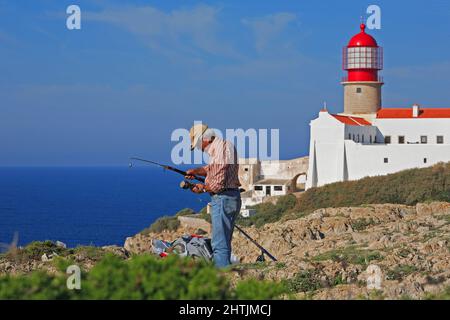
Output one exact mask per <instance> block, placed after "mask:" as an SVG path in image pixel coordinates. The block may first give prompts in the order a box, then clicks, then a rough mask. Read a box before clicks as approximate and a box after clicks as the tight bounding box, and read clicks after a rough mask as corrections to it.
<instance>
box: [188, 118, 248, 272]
mask: <svg viewBox="0 0 450 320" xmlns="http://www.w3.org/2000/svg"><path fill="white" fill-rule="evenodd" d="M189 135H190V139H191V150H194V149H195V148H197V149H200V150H202V151H203V152H206V153H207V154H208V156H209V164H208V165H206V166H203V167H199V168H195V169H190V170H188V171H187V172H186V179H190V180H193V179H194V178H195V176H203V177H206V179H205V183H204V184H202V183H197V184H195V185H194V187H193V188H191V190H192V191H193V192H195V193H203V192H209V193H210V194H211V222H212V239H211V245H212V248H213V258H214V263H215V265H216V266H217V267H219V268H223V267H226V266H228V265H229V264H230V256H231V240H232V236H233V229H234V224H235V220H236V217H237V215H238V214H239V211H240V209H241V196H240V191H239V186H240V183H239V178H238V169H239V164H238V163H237V152H236V148H235V147H234V145H233V144H232V143H231V142H229V141H226V140H223V139H221V138H219V137H217V136H216V133H215V132H214V130H213V129H210V128H208V126H207V125H205V124H196V125H194V126H193V127H192V128H191V130H190V132H189Z"/></svg>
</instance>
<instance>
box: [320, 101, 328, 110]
mask: <svg viewBox="0 0 450 320" xmlns="http://www.w3.org/2000/svg"><path fill="white" fill-rule="evenodd" d="M320 112H328V110H327V102H326V101H324V102H323V107H322V110H320Z"/></svg>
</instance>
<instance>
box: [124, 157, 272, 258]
mask: <svg viewBox="0 0 450 320" xmlns="http://www.w3.org/2000/svg"><path fill="white" fill-rule="evenodd" d="M130 160H136V161H141V162H146V163H150V164H154V165H157V166H160V167H162V168H164V169H166V170H170V171H173V172H176V173H178V174H181V175H183V176H184V177H185V176H187V175H188V174H187V173H186V171H183V170H180V169H177V168H174V167H171V166H168V165H165V164H161V163H158V162H155V161H151V160H147V159H142V158H137V157H131V158H130ZM131 167H133V164H132V162H130V168H131ZM194 179H195V180H197V181H199V182H203V183H204V182H205V179H204V178H202V177H199V176H194ZM194 186H195V185H194V184H192V183H190V182H189V181H186V180H184V181H181V183H180V187H181V188H182V189H192V188H193V187H194ZM234 226H235V228H236V229H237V230H238V231H239V232H240V233H242V234H243V235H244V236H245V237H246V238H247V239H248V240H250V241H251V242H252V243H253V244H254V245H255V246H256V247H257V248H258V249H260V250H261V255H260V256H258V259H257V261H264V260H265V259H264V254H266V255H267V256H268V257H269V258H270V259H272V260H273V261H277V259H276V258H275V257H274V256H273V255H271V254H270V252H269V251H267V250H266V249H265V248H264V247H263V246H261V245H260V244H259V243H258V242H256V241H255V240H254V239H253V238H252V237H250V236H249V235H248V234H247V233H246V232H245V231H244V230H242V228H241V227H239V226H238V225H237V224H235V225H234Z"/></svg>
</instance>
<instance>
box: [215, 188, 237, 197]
mask: <svg viewBox="0 0 450 320" xmlns="http://www.w3.org/2000/svg"><path fill="white" fill-rule="evenodd" d="M227 191H239V188H222V189H220V190H219V191H218V192H210V193H209V194H210V195H211V196H215V195H219V194H222V193H224V192H227Z"/></svg>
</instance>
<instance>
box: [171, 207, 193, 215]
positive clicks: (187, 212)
mask: <svg viewBox="0 0 450 320" xmlns="http://www.w3.org/2000/svg"><path fill="white" fill-rule="evenodd" d="M194 214H196V213H195V211H194V210H192V209H191V208H184V209H181V210H180V211H178V212H177V213H176V214H175V216H176V217H181V216H189V215H194Z"/></svg>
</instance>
